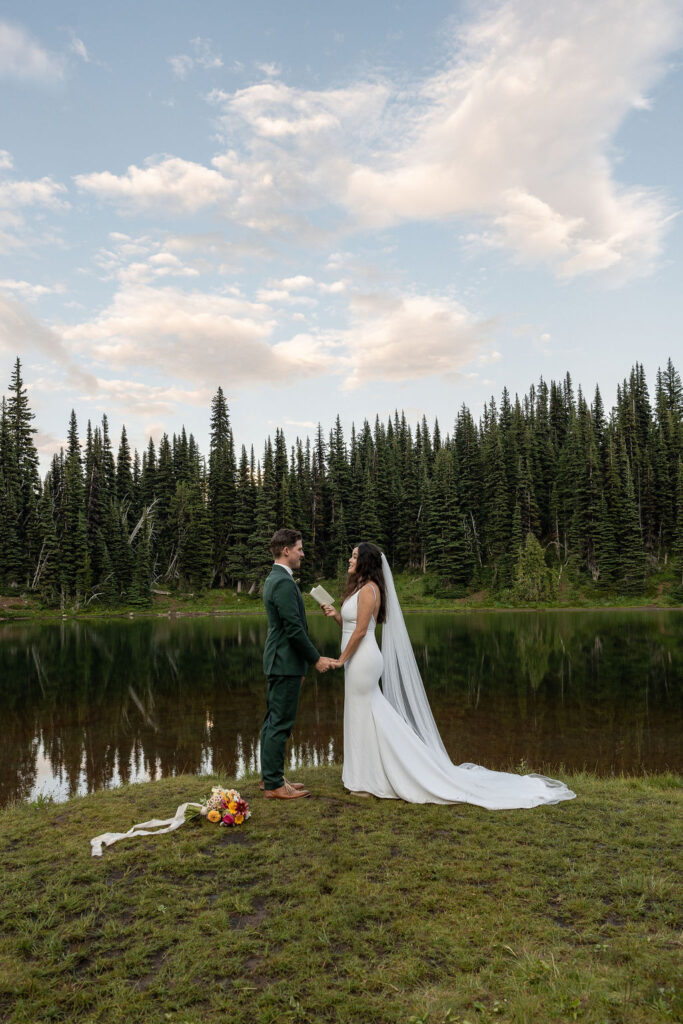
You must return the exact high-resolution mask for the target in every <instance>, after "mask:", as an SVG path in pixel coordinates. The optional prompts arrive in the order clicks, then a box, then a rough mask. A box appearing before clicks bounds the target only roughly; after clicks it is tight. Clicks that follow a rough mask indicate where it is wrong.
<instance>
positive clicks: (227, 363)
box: [62, 275, 329, 386]
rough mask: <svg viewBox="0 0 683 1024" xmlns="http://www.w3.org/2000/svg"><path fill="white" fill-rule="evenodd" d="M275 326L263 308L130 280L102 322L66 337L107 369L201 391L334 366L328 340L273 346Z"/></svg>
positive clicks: (270, 380) (81, 327) (67, 329)
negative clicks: (138, 370)
mask: <svg viewBox="0 0 683 1024" xmlns="http://www.w3.org/2000/svg"><path fill="white" fill-rule="evenodd" d="M275 326H276V324H275V321H274V320H272V318H271V314H270V310H269V308H268V307H267V306H266V305H264V304H263V303H259V302H256V303H255V302H250V301H249V300H247V299H245V298H242V297H240V296H235V295H223V294H215V293H209V292H202V291H194V292H184V291H181V290H180V289H178V288H174V287H159V286H156V285H150V284H147V283H145V282H144V281H143V282H141V281H140V280H135V277H134V275H127V276H125V277H124V279H123V280H122V283H121V286H120V288H119V290H118V291H117V293H116V295H115V296H114V298H113V300H112V302H111V304H110V305H109V306H108V308H107V309H105V310H104V311H103V312H102V314H101V315H100V316H98V317H96V318H95V319H94V320H91V321H89V322H86V323H81V324H77V325H75V326H71V327H65V328H64V329H63V331H62V334H63V337H64V339H65V341H66V342H67V344H68V345H69V346H70V348H71V349H72V350H75V351H77V352H80V353H83V354H84V355H87V356H88V357H89V358H91V359H94V360H95V361H96V362H98V363H100V364H102V365H106V366H108V367H111V368H125V369H127V368H128V367H130V366H136V367H150V368H152V369H154V370H156V371H159V370H161V371H162V372H163V373H164V374H165V375H166V376H167V377H169V378H175V379H178V380H182V381H183V382H193V383H194V384H196V385H197V386H203V385H204V384H205V382H206V381H207V380H211V381H215V380H216V379H221V380H224V381H226V382H229V384H230V386H235V385H239V384H263V383H265V382H268V383H275V382H279V383H289V382H292V381H293V380H296V379H299V378H300V377H302V376H310V375H312V374H316V373H320V372H322V370H323V369H324V368H325V367H326V366H328V365H329V355H328V352H327V346H326V345H325V344H324V343H323V342H317V341H315V340H312V341H311V342H306V341H305V340H303V339H302V337H298V338H295V339H292V340H291V341H289V342H285V343H280V344H276V345H272V344H271V343H270V339H271V336H272V333H273V330H274V328H275Z"/></svg>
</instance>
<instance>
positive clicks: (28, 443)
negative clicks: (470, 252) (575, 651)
mask: <svg viewBox="0 0 683 1024" xmlns="http://www.w3.org/2000/svg"><path fill="white" fill-rule="evenodd" d="M33 421H34V414H33V412H32V411H31V408H30V403H29V395H28V391H27V388H26V387H25V384H24V381H23V378H22V367H21V362H20V360H19V359H18V358H17V359H16V362H15V364H14V367H13V368H12V370H11V376H10V381H9V385H8V388H7V393H6V395H5V396H4V397H3V398H2V406H1V413H0V591H1V592H2V593H4V594H18V593H23V594H32V595H34V596H35V597H37V598H38V599H39V600H40V601H41V603H44V604H45V605H47V606H61V607H63V608H64V607H84V606H88V605H92V604H93V603H94V604H96V605H108V606H117V605H121V604H126V605H129V604H130V605H143V606H144V605H147V604H150V603H151V601H152V598H153V594H154V592H155V591H162V592H169V591H170V592H176V591H177V592H185V593H187V592H192V593H197V592H200V591H203V590H205V589H207V588H212V587H229V588H233V589H236V590H238V591H245V590H246V591H250V592H252V593H258V591H259V589H260V586H261V584H262V581H263V580H264V578H265V576H266V574H267V572H268V569H269V566H270V564H271V562H272V557H271V554H270V551H269V547H268V542H269V539H270V537H271V535H272V534H273V532H274V531H275V529H277V528H278V527H280V526H294V527H295V528H297V529H300V530H301V532H302V534H303V537H304V545H305V549H306V559H305V561H304V563H303V564H302V569H301V577H302V583H310V582H311V581H312V580H314V579H316V578H331V577H334V576H336V575H338V574H340V573H342V572H344V570H345V567H346V563H347V560H348V555H349V552H350V549H351V547H352V546H353V544H354V543H355V542H358V540H359V539H363V540H371V541H374V542H376V543H378V544H379V545H381V546H382V548H383V550H384V551H385V552H386V554H387V557H388V559H389V561H390V562H391V564H392V566H393V567H394V569H395V570H397V571H402V570H409V571H410V572H412V573H417V574H424V577H425V588H426V591H427V592H431V593H434V594H437V595H442V596H454V597H457V596H464V595H466V594H467V593H471V592H473V591H477V590H481V589H488V590H490V591H491V592H493V593H500V594H503V595H506V594H507V595H509V596H510V597H512V598H516V599H517V600H529V601H544V600H550V599H552V598H553V597H554V595H555V594H556V593H557V590H558V587H560V586H562V585H565V584H566V583H567V582H569V583H571V584H573V585H580V586H583V587H588V588H589V589H594V590H595V593H596V594H606V595H621V594H639V593H642V592H644V589H645V587H646V585H647V581H648V578H649V577H651V576H652V575H653V574H656V573H660V572H662V571H663V570H665V571H667V572H670V573H671V579H672V581H673V583H672V590H671V596H672V597H673V598H674V599H676V600H679V601H680V600H683V386H682V384H681V377H680V374H679V372H678V371H677V370H676V369H675V367H674V365H673V363H672V362H671V360H669V361H668V363H667V365H666V367H665V368H664V369H659V370H658V372H657V375H656V381H655V385H654V393H653V395H652V396H651V395H650V390H649V389H648V385H647V382H646V379H645V373H644V370H643V367H642V365H640V364H636V365H635V366H634V367H633V369H632V370H631V372H630V374H629V376H628V378H627V379H624V380H623V381H622V382H621V383H620V384H618V385H617V388H616V402H615V404H614V406H613V407H612V408H611V409H610V410H609V411H608V410H606V409H605V406H604V405H603V399H602V396H601V394H600V391H599V389H597V388H596V390H595V394H594V395H593V398H592V401H589V400H587V398H586V397H585V396H584V394H583V392H582V390H581V388H580V387H578V388H576V389H575V387H574V384H573V382H572V380H571V378H570V375H569V374H567V375H566V377H565V378H564V380H561V381H551V382H550V383H547V382H546V381H544V380H543V379H541V380H540V381H539V382H538V384H532V385H531V386H530V387H529V390H528V393H527V394H525V395H524V396H522V397H521V398H520V397H519V396H515V398H514V400H513V399H512V398H511V396H510V394H509V393H508V391H507V389H504V390H503V393H502V395H501V397H500V400H499V401H498V402H496V400H495V399H494V398H493V397H492V398H491V400H490V401H489V402H488V403H487V404H486V405H485V407H484V411H483V415H482V417H481V418H480V419H479V421H478V422H475V420H474V418H473V416H472V414H471V413H470V411H469V409H468V408H467V407H466V406H465V405H462V406H461V407H460V408H459V409H458V410H457V411H455V410H454V420H453V424H452V426H451V429H450V431H449V432H447V433H442V430H441V428H440V426H439V423H438V422H437V421H435V422H434V423H433V424H429V423H428V422H427V421H426V419H424V418H423V420H422V422H421V423H417V424H415V425H410V424H408V423H407V422H406V418H405V415H403V414H399V413H398V412H396V413H395V414H394V416H393V418H390V419H388V420H387V421H386V422H382V421H380V420H379V418H378V417H376V418H375V419H374V422H372V423H371V422H370V421H368V420H366V421H365V422H364V423H363V424H362V426H360V427H356V426H355V425H354V426H353V427H352V429H351V433H350V436H345V435H344V432H343V429H342V425H341V420H340V417H339V416H337V418H336V421H335V423H334V424H333V425H332V427H331V429H330V430H329V432H328V431H326V430H324V429H323V427H322V426H319V427H318V429H317V432H316V433H315V436H314V437H312V438H306V439H305V440H303V439H301V438H296V440H295V441H294V443H293V444H292V445H291V446H289V445H288V443H287V441H286V439H285V436H284V433H283V431H282V430H280V429H277V430H276V431H275V436H274V438H273V437H268V438H267V439H266V441H265V444H264V448H263V451H259V452H258V453H255V452H254V450H253V448H252V449H251V450H250V451H247V450H246V448H245V447H244V446H241V447H240V449H239V451H238V450H237V447H236V444H235V439H234V437H233V431H232V427H231V422H230V414H229V409H228V405H227V402H226V398H225V394H224V392H223V390H222V388H220V387H219V388H218V390H217V391H216V394H215V395H214V398H213V401H212V403H211V409H210V442H209V451H208V455H205V454H203V453H202V452H200V450H199V447H198V445H197V442H196V440H195V438H194V437H193V435H192V434H190V435H189V436H188V434H187V432H186V430H185V428H184V427H181V429H180V431H179V433H174V434H173V436H172V437H169V436H168V435H167V434H164V435H163V437H162V438H161V440H160V442H159V444H158V446H157V445H155V444H154V442H153V440H152V439H150V440H149V442H148V444H147V447H146V448H145V450H144V451H142V453H140V452H138V451H137V450H131V447H130V444H129V442H128V437H127V434H126V429H125V427H124V428H123V429H122V431H121V434H120V437H119V438H118V439H116V440H114V439H112V437H111V435H110V432H109V424H108V420H107V417H106V416H103V418H102V421H101V423H97V424H95V425H93V424H92V423H91V422H88V423H87V425H86V427H85V431H84V432H83V430H82V428H79V424H78V422H77V418H76V414H75V412H72V413H71V417H70V421H69V425H68V435H67V443H66V448H65V449H62V450H60V451H59V452H58V453H55V454H54V455H53V456H52V459H51V462H50V463H49V467H48V468H47V472H46V473H45V475H44V478H41V474H40V471H39V460H38V452H37V449H36V446H35V439H34V435H35V433H36V428H35V427H34V425H33Z"/></svg>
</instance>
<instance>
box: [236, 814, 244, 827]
mask: <svg viewBox="0 0 683 1024" xmlns="http://www.w3.org/2000/svg"><path fill="white" fill-rule="evenodd" d="M243 821H244V815H243V814H236V815H235V824H236V825H241V824H242V822H243Z"/></svg>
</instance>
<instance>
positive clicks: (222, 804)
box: [200, 786, 251, 826]
mask: <svg viewBox="0 0 683 1024" xmlns="http://www.w3.org/2000/svg"><path fill="white" fill-rule="evenodd" d="M200 814H202V815H203V817H205V818H206V819H207V821H210V822H212V823H213V824H215V825H227V826H230V825H241V824H242V823H243V822H245V821H246V820H247V818H250V817H251V811H250V810H249V804H248V803H247V801H246V800H243V799H242V797H241V796H240V795H239V793H238V792H237V790H236V789H221V787H220V786H214V787H213V789H212V790H211V796H210V797H208V799H206V800H205V801H204V802H203V804H202V806H201V810H200Z"/></svg>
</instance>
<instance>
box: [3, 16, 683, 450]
mask: <svg viewBox="0 0 683 1024" xmlns="http://www.w3.org/2000/svg"><path fill="white" fill-rule="evenodd" d="M682 29H683V5H682V4H681V2H680V0H678V2H671V0H644V2H641V3H635V4H634V3H632V2H631V3H626V0H593V2H591V3H588V2H586V0H580V2H579V0H565V2H561V3H560V2H556V0H549V2H544V3H543V4H541V3H539V2H538V0H535V2H525V0H515V2H509V3H491V4H463V3H457V2H450V3H447V2H442V0H432V2H430V3H429V4H427V5H418V4H416V3H400V2H398V3H390V2H385V0H373V2H372V3H367V2H365V3H360V2H355V0H351V2H346V3H344V4H342V5H335V6H334V7H333V6H332V5H325V4H320V3H312V2H305V0H302V2H298V3H296V4H283V3H282V2H281V0H280V2H263V3H253V4H251V5H234V4H228V3H225V2H221V3H219V2H204V3H202V4H195V5H192V4H186V3H179V2H176V0H164V2H150V0H143V2H138V3H135V4H133V3H129V2H124V3H119V4H117V5H115V6H112V5H103V4H89V5H86V4H82V3H60V4H54V3H48V2H43V0H37V2H34V3H32V4H30V5H27V4H19V3H13V2H9V3H8V2H6V3H5V4H4V5H3V12H2V14H1V15H0V90H1V95H2V102H1V103H0V357H1V358H0V382H1V383H2V385H3V386H4V385H5V384H6V382H7V381H8V380H9V374H10V371H11V365H12V362H13V359H14V357H15V355H17V354H18V355H20V357H21V359H22V362H23V364H24V374H25V379H26V382H27V384H28V386H29V388H30V393H31V402H32V406H33V408H34V410H35V412H36V414H37V421H36V424H37V426H38V427H39V430H40V433H39V435H38V442H39V446H40V449H41V454H42V455H43V456H44V458H45V457H48V456H49V455H50V454H51V453H52V452H53V451H54V450H56V449H57V448H58V447H59V445H60V443H62V441H63V438H64V436H65V434H66V426H67V422H68V415H69V412H70V410H71V408H72V407H73V408H75V409H76V413H77V416H78V420H79V424H80V425H81V429H82V432H83V433H84V430H85V424H86V422H87V420H88V419H89V418H90V419H91V420H93V422H94V421H97V420H99V419H100V417H101V415H102V413H103V412H106V413H107V414H108V415H109V418H110V422H111V425H112V430H113V432H114V433H115V434H117V433H118V432H119V431H120V428H121V425H122V424H123V423H125V424H126V426H127V429H128V433H129V436H130V438H131V440H132V442H133V443H134V444H135V445H136V446H137V447H138V448H141V447H142V446H143V445H144V444H145V443H146V438H147V437H148V436H149V435H150V434H151V435H152V436H153V437H154V438H155V440H158V439H159V437H160V436H161V433H162V432H163V430H168V431H169V432H173V431H174V430H178V429H179V428H180V426H181V425H182V424H183V423H184V424H185V425H186V427H187V428H188V430H192V431H193V432H194V433H195V435H196V436H197V439H198V441H199V443H200V446H201V447H202V449H203V450H204V451H205V452H206V450H207V445H208V409H209V405H210V400H211V396H212V394H213V393H214V392H215V389H216V387H217V386H218V385H219V384H221V385H222V386H223V389H224V390H225V392H226V394H227V396H228V402H229V406H230V410H231V416H232V422H233V427H234V431H235V437H236V441H237V443H238V445H239V444H241V443H246V444H247V445H250V444H252V443H253V444H255V445H256V447H257V453H258V450H259V449H260V447H261V445H262V442H263V440H264V438H265V436H266V435H267V434H268V433H272V432H273V431H274V429H275V426H282V427H283V428H284V430H285V435H286V437H287V439H288V441H289V442H290V443H291V442H293V440H294V439H295V437H296V436H297V434H299V435H306V434H307V433H310V432H311V431H312V430H313V429H314V428H315V424H316V423H317V422H318V421H320V422H321V423H322V424H323V427H324V428H325V429H328V428H329V427H330V426H331V425H332V423H333V420H334V417H335V415H336V414H337V412H339V413H340V414H341V416H342V422H343V423H344V424H345V426H347V428H348V427H349V426H350V423H351V421H352V420H355V421H356V423H362V421H363V419H364V418H366V417H367V418H370V419H372V418H374V416H375V414H376V413H379V414H380V416H382V417H386V416H388V415H390V414H391V413H392V411H393V410H394V409H395V408H399V409H405V411H406V413H407V415H408V418H409V420H410V421H411V422H414V421H416V420H417V419H418V418H421V417H422V415H423V414H424V415H426V416H427V417H428V419H429V420H430V421H431V420H433V419H434V417H435V416H438V418H439V421H440V424H441V427H442V429H443V430H450V429H451V426H452V423H453V420H454V417H455V413H456V411H457V409H458V408H459V407H460V405H461V404H462V403H463V402H465V403H466V404H467V405H468V406H469V407H470V408H471V409H472V412H473V413H474V415H475V416H478V415H479V414H480V413H481V410H482V408H483V404H484V402H485V401H486V400H487V399H488V397H489V396H490V395H491V394H494V395H495V396H496V398H497V397H498V396H499V395H500V391H501V389H502V387H503V386H504V385H506V384H507V386H508V387H509V388H510V390H511V391H512V393H513V394H514V393H515V392H516V391H519V392H520V393H523V392H524V391H526V389H527V388H528V385H529V383H530V382H532V381H537V380H538V378H539V377H540V376H541V375H542V376H543V377H545V379H550V378H553V377H555V378H558V377H561V376H563V375H564V373H565V372H566V371H567V370H569V371H570V373H571V374H572V377H573V378H574V381H575V383H576V384H577V385H578V384H582V385H583V387H584V389H585V390H586V392H587V393H588V394H589V395H592V393H593V390H594V388H595V385H596V383H599V384H600V386H601V389H602V390H603V398H604V400H605V402H606V404H607V405H608V406H609V405H610V404H611V403H612V401H613V399H614V389H615V385H616V382H617V381H618V380H620V379H621V378H622V377H623V376H625V375H626V374H627V373H628V371H629V369H630V367H631V365H632V364H633V362H635V361H636V360H638V361H641V362H643V363H644V365H645V369H646V372H647V374H648V379H649V380H650V383H651V384H653V383H654V374H655V372H656V369H657V366H659V365H663V364H664V363H665V362H666V360H667V358H668V357H669V356H671V357H672V358H673V359H674V361H675V362H677V364H678V365H679V368H680V363H681V361H682V360H681V358H680V353H681V351H682V350H683V346H682V345H681V337H680V328H681V315H680V314H681V287H680V280H681V259H680V257H681V249H682V241H683V236H682V228H681V222H680V218H679V216H678V214H679V212H680V209H681V204H682V202H683V194H682V193H683V182H682V180H681V167H682V166H683V152H682V150H683V143H682V141H681V132H680V128H679V126H678V122H679V121H680V110H681V106H682V99H683V95H682V94H683V72H682V70H681V61H680V47H681V40H682V38H683V32H682ZM2 366H4V371H3V370H2Z"/></svg>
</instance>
